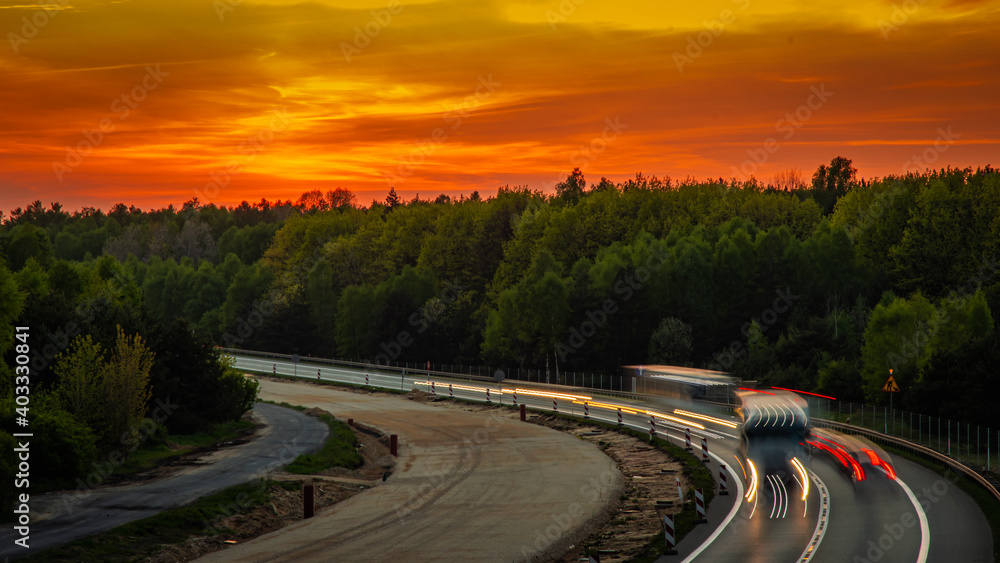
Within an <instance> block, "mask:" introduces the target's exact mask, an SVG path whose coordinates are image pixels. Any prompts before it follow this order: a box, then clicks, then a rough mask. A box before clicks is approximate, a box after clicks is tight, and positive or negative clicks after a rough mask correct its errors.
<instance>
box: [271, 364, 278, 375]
mask: <svg viewBox="0 0 1000 563" xmlns="http://www.w3.org/2000/svg"><path fill="white" fill-rule="evenodd" d="M271 373H273V374H274V375H278V364H271Z"/></svg>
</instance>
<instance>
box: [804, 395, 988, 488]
mask: <svg viewBox="0 0 1000 563" xmlns="http://www.w3.org/2000/svg"><path fill="white" fill-rule="evenodd" d="M808 402H809V410H810V415H811V416H812V417H814V418H824V419H827V420H833V421H836V422H842V423H847V424H851V425H854V426H859V427H862V428H868V429H870V430H875V431H877V432H881V433H883V434H887V435H889V436H893V437H896V438H902V439H904V440H909V441H910V442H913V443H916V444H920V445H922V446H926V447H928V448H930V449H932V450H937V451H939V452H941V453H943V454H945V455H947V456H948V457H951V458H952V459H956V460H958V461H961V462H962V463H965V464H966V465H969V466H970V467H974V468H978V469H980V470H982V469H986V470H987V471H996V470H997V468H998V467H1000V429H994V428H990V427H984V426H980V425H974V424H970V423H967V422H959V421H954V420H950V419H947V418H941V417H936V416H929V415H925V414H920V413H914V412H909V411H903V410H900V409H890V408H888V407H884V406H881V407H880V406H874V405H864V404H857V403H850V402H846V401H832V400H829V399H820V398H813V397H810V398H809V399H808Z"/></svg>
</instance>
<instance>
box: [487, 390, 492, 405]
mask: <svg viewBox="0 0 1000 563" xmlns="http://www.w3.org/2000/svg"><path fill="white" fill-rule="evenodd" d="M486 402H487V403H492V402H493V401H491V400H490V388H489V387H487V388H486Z"/></svg>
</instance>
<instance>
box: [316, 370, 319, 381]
mask: <svg viewBox="0 0 1000 563" xmlns="http://www.w3.org/2000/svg"><path fill="white" fill-rule="evenodd" d="M319 372H320V370H316V379H319Z"/></svg>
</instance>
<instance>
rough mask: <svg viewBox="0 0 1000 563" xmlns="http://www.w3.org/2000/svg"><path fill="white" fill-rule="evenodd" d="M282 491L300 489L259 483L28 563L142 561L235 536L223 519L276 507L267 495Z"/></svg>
mask: <svg viewBox="0 0 1000 563" xmlns="http://www.w3.org/2000/svg"><path fill="white" fill-rule="evenodd" d="M273 485H278V486H281V487H283V488H285V489H287V490H296V489H298V488H300V487H301V485H300V484H299V483H284V482H278V481H263V480H262V481H258V482H255V483H247V484H244V485H237V486H235V487H230V488H228V489H224V490H222V491H220V492H218V493H215V494H213V495H209V496H206V497H202V498H200V499H198V500H196V501H194V502H193V503H191V504H189V505H186V506H183V507H180V508H173V509H170V510H166V511H164V512H161V513H159V514H156V515H154V516H150V517H149V518H144V519H142V520H137V521H135V522H129V523H128V524H125V525H122V526H119V527H117V528H114V529H113V530H109V531H107V532H103V533H101V534H97V535H94V536H90V537H87V538H83V539H79V540H76V541H74V542H71V543H69V544H66V545H64V546H61V547H56V548H52V549H48V550H45V551H43V552H41V553H38V554H35V555H33V556H31V557H28V558H26V559H25V560H26V561H32V562H83V563H89V562H98V561H142V560H144V559H146V558H147V557H149V556H151V555H154V554H155V553H156V552H157V551H159V550H160V549H161V548H160V545H161V544H180V543H183V542H184V541H186V540H187V539H188V538H190V537H193V536H200V535H211V536H214V535H218V534H225V533H232V530H227V529H218V528H215V526H216V524H217V523H218V522H219V521H220V520H221V519H223V518H225V517H227V516H231V515H234V514H244V513H247V512H250V511H251V510H253V509H254V508H255V507H257V506H259V505H262V504H267V503H270V502H271V495H270V493H269V491H268V489H269V488H270V487H271V486H273Z"/></svg>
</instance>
